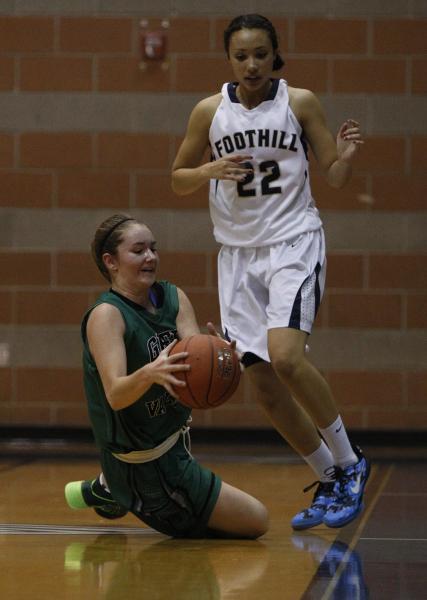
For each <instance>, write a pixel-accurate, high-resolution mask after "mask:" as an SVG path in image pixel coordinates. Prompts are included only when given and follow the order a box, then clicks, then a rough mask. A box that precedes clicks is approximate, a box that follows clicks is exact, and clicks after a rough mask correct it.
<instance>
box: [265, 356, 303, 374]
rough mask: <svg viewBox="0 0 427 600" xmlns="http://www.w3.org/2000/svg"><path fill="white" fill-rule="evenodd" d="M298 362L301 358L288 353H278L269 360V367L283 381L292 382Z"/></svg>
mask: <svg viewBox="0 0 427 600" xmlns="http://www.w3.org/2000/svg"><path fill="white" fill-rule="evenodd" d="M300 362H301V358H300V357H299V356H298V355H297V354H292V353H290V352H280V353H277V354H275V355H274V356H272V358H271V365H272V367H273V369H274V371H275V373H276V374H277V376H278V377H279V378H280V379H282V380H283V379H284V380H285V381H288V380H292V379H293V378H294V377H295V376H296V374H297V372H298V367H299V365H300Z"/></svg>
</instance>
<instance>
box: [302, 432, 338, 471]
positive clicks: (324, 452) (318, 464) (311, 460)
mask: <svg viewBox="0 0 427 600" xmlns="http://www.w3.org/2000/svg"><path fill="white" fill-rule="evenodd" d="M303 458H304V460H305V462H306V463H307V464H308V465H309V466H310V467H311V468H312V469H313V471H314V472H315V473H316V475H317V476H318V478H319V479H320V481H333V480H334V457H333V456H332V453H331V451H330V450H329V448H328V446H327V445H326V444H325V442H324V441H323V440H322V441H321V444H320V446H319V447H318V449H317V450H315V451H314V452H313V453H312V454H309V455H308V456H303Z"/></svg>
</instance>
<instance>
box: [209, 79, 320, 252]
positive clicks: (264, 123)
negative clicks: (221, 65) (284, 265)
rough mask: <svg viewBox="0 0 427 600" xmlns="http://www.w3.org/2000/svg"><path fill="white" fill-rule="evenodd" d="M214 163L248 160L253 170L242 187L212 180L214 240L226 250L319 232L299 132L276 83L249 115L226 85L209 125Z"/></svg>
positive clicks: (285, 88) (280, 83)
mask: <svg viewBox="0 0 427 600" xmlns="http://www.w3.org/2000/svg"><path fill="white" fill-rule="evenodd" d="M209 141H210V145H211V151H212V156H213V160H218V159H219V158H221V157H224V156H233V155H236V154H246V155H250V156H251V157H252V158H251V159H250V161H248V162H250V164H251V166H252V168H253V170H254V173H253V175H252V174H251V175H250V176H249V177H247V178H246V180H245V181H244V182H242V183H236V182H235V181H224V180H215V179H214V180H211V182H210V192H209V205H210V212H211V218H212V221H213V224H214V235H215V239H216V240H217V241H218V242H219V243H221V244H224V245H228V246H266V245H270V244H276V243H278V242H282V241H286V240H290V239H292V238H294V237H296V236H298V235H300V234H301V233H303V232H306V231H314V230H316V229H319V227H321V225H322V223H321V220H320V218H319V213H318V211H317V208H316V206H315V204H314V200H313V198H312V196H311V190H310V181H309V173H308V160H307V153H306V145H305V142H304V138H303V131H302V128H301V126H300V124H299V123H298V121H297V119H296V117H295V115H294V114H293V112H292V110H291V109H290V107H289V96H288V86H287V84H286V81H284V80H283V79H274V80H273V82H272V86H271V89H270V93H269V95H268V97H267V98H266V99H265V100H264V101H263V102H261V104H259V105H258V106H257V107H255V108H253V109H251V110H249V109H247V108H245V107H244V106H243V105H242V104H241V103H240V101H239V100H238V98H237V95H236V86H235V84H233V83H225V84H224V85H223V87H222V100H221V103H220V105H219V106H218V109H217V111H216V113H215V115H214V118H213V120H212V124H211V127H210V131H209Z"/></svg>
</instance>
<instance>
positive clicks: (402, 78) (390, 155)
mask: <svg viewBox="0 0 427 600" xmlns="http://www.w3.org/2000/svg"><path fill="white" fill-rule="evenodd" d="M383 4H384V3H383V2H380V1H379V0H359V2H356V3H355V2H347V1H343V0H340V1H338V0H329V2H325V1H324V0H322V1H320V0H312V1H308V2H305V3H304V4H303V5H301V3H300V2H299V1H298V2H297V1H296V0H288V1H287V2H286V3H283V2H277V1H274V0H271V1H268V0H265V1H263V2H258V1H255V0H247V1H245V2H243V1H241V0H236V1H235V2H233V12H232V13H231V12H230V8H229V2H225V0H218V1H217V2H215V3H212V2H193V1H191V0H187V1H185V0H184V1H181V2H178V1H177V2H175V1H170V2H167V1H162V0H158V1H157V2H151V1H148V0H147V1H146V2H144V3H141V2H137V1H135V0H120V1H118V0H78V1H76V2H73V3H70V2H66V1H65V0H55V1H53V0H33V1H32V2H28V1H26V0H16V1H13V0H9V1H3V2H0V361H2V363H1V364H2V365H3V366H2V367H1V368H0V421H1V423H2V424H3V425H4V424H14V425H46V426H65V425H71V426H82V425H86V424H87V423H88V421H87V417H86V408H85V402H84V397H83V392H82V384H81V372H80V340H79V322H80V318H81V315H82V313H83V312H84V310H85V308H86V307H87V306H88V305H89V304H90V303H91V302H92V301H93V299H94V298H95V297H96V295H97V294H98V292H99V291H100V290H101V289H102V288H103V281H102V279H101V277H100V276H99V275H98V274H97V272H96V270H95V268H94V266H93V265H92V263H91V259H90V257H89V255H88V246H89V243H90V240H91V236H92V233H93V231H94V229H95V227H96V225H97V224H98V223H99V222H100V221H101V220H102V219H103V218H104V217H106V216H107V215H109V214H111V212H112V211H117V210H128V211H131V212H133V213H134V214H135V215H136V216H138V217H141V218H143V219H145V221H146V222H147V223H148V224H150V225H151V227H152V228H153V230H154V231H155V232H156V235H157V237H158V241H159V247H160V249H161V256H162V266H161V276H163V277H166V278H171V279H173V280H174V281H176V282H177V283H178V284H179V285H181V286H182V287H183V288H184V289H185V290H186V291H187V293H188V294H189V295H190V297H191V299H192V300H193V302H194V304H195V307H196V310H197V312H198V315H199V318H200V322H201V323H202V324H204V323H205V322H206V321H207V320H208V319H213V320H214V321H215V322H218V306H217V299H216V262H215V256H216V251H217V247H216V244H215V242H214V241H213V239H212V234H211V227H210V222H209V216H208V212H207V189H203V190H201V191H199V192H198V193H196V194H194V195H192V196H187V197H184V198H182V197H179V198H178V197H175V196H174V195H173V193H172V192H171V190H170V185H169V171H170V166H171V163H172V160H173V157H174V155H175V152H176V149H177V146H178V144H179V142H180V139H181V138H182V135H183V133H184V129H185V124H186V122H187V118H188V115H189V112H190V110H191V108H192V107H193V105H194V104H195V102H196V101H197V100H198V99H200V98H202V97H203V96H205V95H207V94H209V93H211V92H214V91H217V90H218V89H219V86H220V85H221V83H222V82H223V81H224V80H228V78H229V77H230V71H229V69H228V66H227V63H226V61H225V60H224V56H223V50H222V41H221V35H222V31H223V29H224V26H225V25H226V24H227V23H228V21H229V20H230V18H231V17H232V16H235V15H236V14H239V13H241V12H251V11H259V12H262V13H264V14H267V15H268V16H270V17H271V18H272V19H273V21H274V23H275V25H276V26H277V29H278V31H279V33H280V38H281V48H282V51H283V54H284V56H285V58H286V62H287V65H286V69H285V71H284V77H286V78H287V79H288V81H289V82H290V83H291V84H292V85H294V86H297V87H307V88H309V89H312V90H313V91H315V92H316V93H317V94H318V95H319V97H320V99H321V101H322V103H323V105H324V107H325V110H326V113H327V116H328V121H329V124H330V126H331V128H332V129H333V130H336V129H337V127H338V125H339V124H340V123H341V121H342V120H343V119H344V118H346V117H348V116H351V117H354V118H357V119H359V120H360V122H361V123H362V126H363V128H364V130H365V133H366V136H367V143H366V145H365V148H364V150H363V153H362V155H361V157H360V159H359V162H358V165H357V170H356V173H355V176H354V178H353V180H352V182H351V184H350V185H349V186H348V187H347V188H346V189H344V190H342V191H335V190H332V189H330V188H328V187H327V186H326V184H325V182H324V181H323V180H322V178H321V176H320V174H319V172H318V170H317V169H316V166H315V164H313V166H312V169H313V170H312V179H313V187H314V192H315V197H316V200H317V203H318V206H319V208H320V210H321V213H322V216H323V219H324V223H325V228H326V233H327V240H328V258H329V273H328V289H327V293H326V296H325V299H324V302H323V305H322V308H321V311H320V314H319V317H318V320H317V327H316V330H315V333H314V335H313V336H312V338H311V341H310V344H311V357H312V359H313V362H315V363H316V364H317V365H318V366H319V367H320V368H321V369H322V371H323V372H324V373H325V374H326V376H327V377H328V379H329V380H330V382H331V384H332V386H333V389H334V391H335V394H336V397H337V400H338V401H339V404H340V406H341V408H342V412H343V414H344V416H345V419H346V422H347V424H348V425H349V426H350V427H352V428H355V429H365V430H369V429H371V430H372V429H374V430H375V429H386V430H394V429H402V430H411V429H414V430H415V429H418V430H420V429H427V406H426V403H425V398H426V395H427V370H426V364H427V343H426V342H427V339H426V330H427V317H426V315H427V275H426V273H427V269H426V266H425V265H426V250H427V236H426V233H425V232H426V230H427V218H426V214H427V213H426V208H427V203H426V167H427V159H426V156H427V120H426V113H425V101H426V94H427V77H426V71H427V69H426V67H427V27H426V23H427V21H426V19H427V5H426V3H425V2H423V1H421V0H406V1H404V0H392V1H390V2H388V3H387V7H386V10H384V9H383ZM142 5H144V8H145V13H144V14H142V13H141V12H140V7H141V6H142ZM214 5H215V11H216V12H213V10H214V9H213V8H212V7H213V6H214ZM284 6H286V10H285V8H284ZM142 17H145V18H148V19H149V20H150V25H151V26H154V25H157V24H158V23H159V22H160V20H161V19H163V18H168V19H169V20H170V30H169V57H168V60H169V64H168V69H166V70H163V69H162V68H161V67H160V65H159V64H150V65H148V68H147V69H146V70H145V71H142V70H141V69H140V68H139V54H138V24H139V21H140V19H141V18H142ZM194 416H195V422H196V423H197V424H199V425H201V426H210V427H212V426H236V425H240V426H242V427H255V426H260V427H267V426H268V423H267V421H266V419H265V418H264V416H263V415H262V414H261V413H260V411H259V409H258V408H257V404H256V398H255V397H254V393H253V392H252V391H251V389H250V388H249V386H248V385H247V384H246V383H245V381H243V382H242V384H241V386H240V388H239V390H238V392H237V393H236V396H235V398H234V399H233V400H232V401H230V402H229V403H227V404H226V405H225V406H224V407H222V408H218V409H216V410H212V411H208V412H206V413H204V412H200V411H196V412H195V415H194Z"/></svg>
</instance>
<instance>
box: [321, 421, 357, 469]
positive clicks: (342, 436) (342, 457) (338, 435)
mask: <svg viewBox="0 0 427 600" xmlns="http://www.w3.org/2000/svg"><path fill="white" fill-rule="evenodd" d="M319 431H320V433H321V434H322V437H323V438H324V439H325V441H326V443H327V444H328V446H329V448H330V450H331V452H332V456H333V458H334V463H335V464H336V465H337V466H338V467H342V468H343V469H344V468H345V467H348V466H349V465H355V464H356V463H357V460H358V459H357V456H356V455H355V453H354V451H353V448H352V447H351V444H350V440H349V439H348V436H347V432H346V430H345V427H344V424H343V422H342V420H341V417H340V416H339V415H338V418H337V419H336V421H334V422H333V423H332V425H329V427H326V429H320V428H319Z"/></svg>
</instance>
